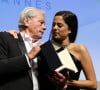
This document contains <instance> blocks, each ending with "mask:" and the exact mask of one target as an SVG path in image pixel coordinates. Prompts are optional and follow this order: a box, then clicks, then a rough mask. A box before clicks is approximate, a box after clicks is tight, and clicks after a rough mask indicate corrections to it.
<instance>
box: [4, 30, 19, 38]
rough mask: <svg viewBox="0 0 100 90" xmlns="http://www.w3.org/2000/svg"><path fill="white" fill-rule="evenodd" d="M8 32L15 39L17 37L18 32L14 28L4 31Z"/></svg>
mask: <svg viewBox="0 0 100 90" xmlns="http://www.w3.org/2000/svg"><path fill="white" fill-rule="evenodd" d="M5 32H7V33H9V34H11V35H12V36H13V37H14V38H15V39H18V33H19V32H17V31H16V30H9V31H5Z"/></svg>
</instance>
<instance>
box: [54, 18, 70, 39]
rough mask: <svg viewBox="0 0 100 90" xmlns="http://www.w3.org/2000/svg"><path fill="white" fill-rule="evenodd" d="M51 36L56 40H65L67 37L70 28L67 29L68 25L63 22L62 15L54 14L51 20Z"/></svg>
mask: <svg viewBox="0 0 100 90" xmlns="http://www.w3.org/2000/svg"><path fill="white" fill-rule="evenodd" d="M52 30H53V38H54V39H57V40H65V39H68V38H69V37H68V35H69V33H71V30H70V29H69V27H68V25H67V24H66V23H65V22H64V20H63V17H62V16H55V17H54V21H53V26H52Z"/></svg>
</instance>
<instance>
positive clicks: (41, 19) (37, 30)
mask: <svg viewBox="0 0 100 90" xmlns="http://www.w3.org/2000/svg"><path fill="white" fill-rule="evenodd" d="M27 26H28V28H27V30H26V33H27V34H28V35H30V36H31V37H32V38H34V39H40V38H42V35H43V33H44V30H45V29H46V26H45V16H44V14H42V13H41V12H37V16H35V17H33V18H28V25H27Z"/></svg>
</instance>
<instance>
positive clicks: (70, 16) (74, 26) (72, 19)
mask: <svg viewBox="0 0 100 90" xmlns="http://www.w3.org/2000/svg"><path fill="white" fill-rule="evenodd" d="M55 16H62V17H63V20H64V21H65V23H66V24H67V25H68V26H69V28H70V30H71V33H70V34H69V40H70V42H74V41H75V40H76V36H77V30H78V20H77V16H76V15H75V14H74V13H72V12H70V11H59V12H57V13H56V14H55Z"/></svg>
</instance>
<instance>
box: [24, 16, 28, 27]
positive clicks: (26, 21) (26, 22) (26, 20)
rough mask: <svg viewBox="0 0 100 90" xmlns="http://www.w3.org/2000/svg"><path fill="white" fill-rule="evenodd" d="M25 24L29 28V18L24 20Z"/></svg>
mask: <svg viewBox="0 0 100 90" xmlns="http://www.w3.org/2000/svg"><path fill="white" fill-rule="evenodd" d="M24 24H25V26H28V25H29V19H28V18H25V19H24Z"/></svg>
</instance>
